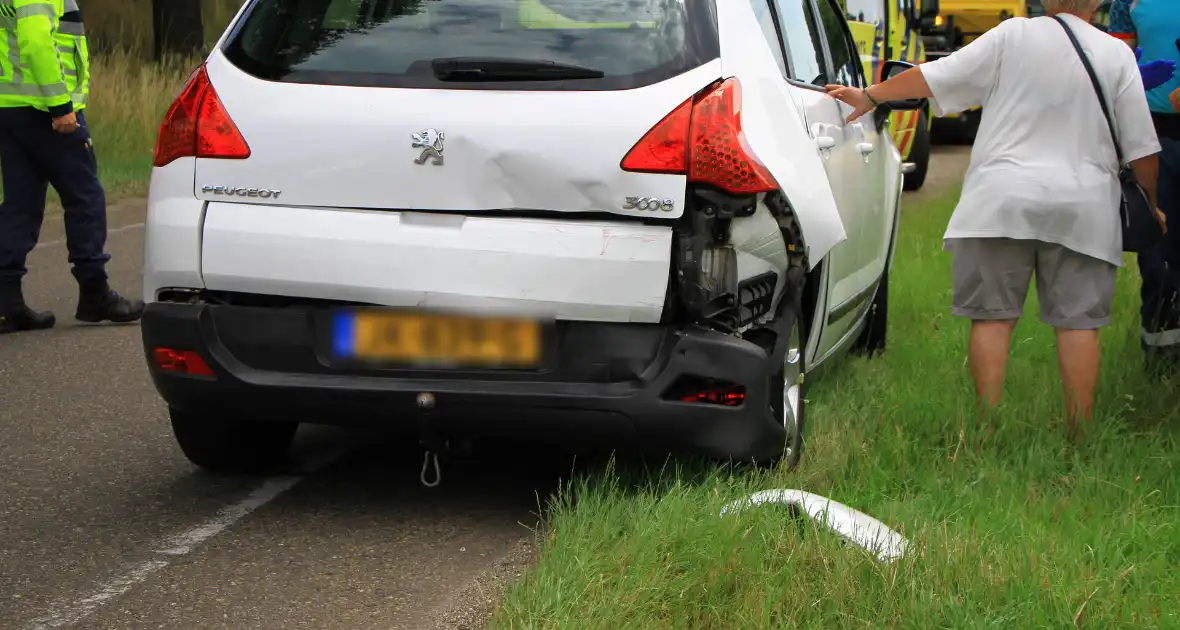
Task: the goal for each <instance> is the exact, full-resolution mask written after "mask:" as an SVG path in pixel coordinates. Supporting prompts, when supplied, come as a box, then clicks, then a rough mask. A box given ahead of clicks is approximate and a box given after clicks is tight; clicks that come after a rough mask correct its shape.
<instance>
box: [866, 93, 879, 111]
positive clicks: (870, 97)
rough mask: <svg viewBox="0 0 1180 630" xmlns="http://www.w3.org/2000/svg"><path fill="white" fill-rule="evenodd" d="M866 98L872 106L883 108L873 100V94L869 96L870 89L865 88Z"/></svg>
mask: <svg viewBox="0 0 1180 630" xmlns="http://www.w3.org/2000/svg"><path fill="white" fill-rule="evenodd" d="M865 98H866V99H868V101H869V104H870V105H872V106H873V107H874V108H876V107H880V106H881V104H880V103H878V102H877V99H875V98H873V95H872V94H869V89H868V88H865Z"/></svg>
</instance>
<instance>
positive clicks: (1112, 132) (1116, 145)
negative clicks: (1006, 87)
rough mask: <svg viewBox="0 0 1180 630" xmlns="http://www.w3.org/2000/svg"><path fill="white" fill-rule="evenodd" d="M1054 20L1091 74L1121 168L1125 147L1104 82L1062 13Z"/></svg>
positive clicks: (1087, 72)
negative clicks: (1103, 91) (1103, 88)
mask: <svg viewBox="0 0 1180 630" xmlns="http://www.w3.org/2000/svg"><path fill="white" fill-rule="evenodd" d="M1053 19H1054V20H1057V23H1058V24H1060V25H1061V28H1063V29H1065V34H1066V35H1068V36H1069V41H1070V43H1071V44H1073V49H1074V50H1076V51H1077V53H1078V57H1080V58H1081V60H1082V66H1084V67H1085V68H1086V74H1088V75H1090V83H1091V85H1093V86H1094V93H1095V94H1097V95H1098V104H1099V105H1101V106H1102V115H1103V116H1105V117H1106V126H1107V127H1109V128H1110V138H1111V140H1114V154H1115V155H1116V156H1118V159H1119V168H1122V167H1123V166H1125V164H1124V163H1123V149H1122V147H1121V146H1119V134H1118V132H1116V131H1115V128H1114V119H1113V118H1111V116H1110V108H1109V107H1108V106H1107V104H1106V95H1105V94H1103V93H1102V84H1100V83H1098V75H1097V74H1095V73H1094V66H1092V65H1090V59H1089V58H1088V57H1086V51H1084V50H1082V44H1081V43H1080V42H1078V38H1077V36H1076V35H1074V34H1073V29H1071V28H1069V25H1068V24H1066V23H1065V20H1063V19H1061V16H1060V15H1054V16H1053Z"/></svg>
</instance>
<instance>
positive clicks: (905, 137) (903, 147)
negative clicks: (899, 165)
mask: <svg viewBox="0 0 1180 630" xmlns="http://www.w3.org/2000/svg"><path fill="white" fill-rule="evenodd" d="M913 139H914V132H913V131H912V130H910V131H907V132H905V133H903V134H902V135H901V144H899V145H898V146H897V150H898V151H899V152H901V157H902V159H903V160H904V159H905V158H908V157H909V152H910V145H911V144H913Z"/></svg>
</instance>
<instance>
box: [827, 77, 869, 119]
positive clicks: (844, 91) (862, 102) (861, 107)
mask: <svg viewBox="0 0 1180 630" xmlns="http://www.w3.org/2000/svg"><path fill="white" fill-rule="evenodd" d="M824 89H825V90H827V91H828V96H831V97H832V98H835V99H837V100H840V101H843V102H845V103H848V104H849V105H851V106H852V108H853V110H854V111H853V112H852V114H851V115H849V116H848V122H852V121H854V120H856V119H857V118H860V117H861V116H864V115H865V114H867V113H869V112H871V111H873V110H874V109H875V107H874V106H873V103H872V102H871V101H870V100H869V97H868V95H867V94H866V92H867V91H866V90H862V89H860V88H855V87H848V86H844V85H825V86H824Z"/></svg>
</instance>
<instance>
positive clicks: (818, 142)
mask: <svg viewBox="0 0 1180 630" xmlns="http://www.w3.org/2000/svg"><path fill="white" fill-rule="evenodd" d="M815 146H817V147H819V152H820V155H823V156H824V159H825V160H826V159H828V158H829V157H831V154H830V153H828V152H829V151H831V150H832V147H835V146H836V139H835V138H833V137H831V136H817V137H816V138H815Z"/></svg>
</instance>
